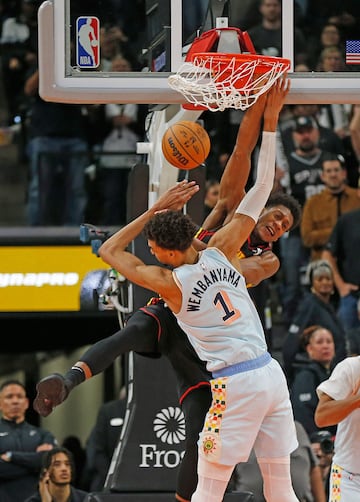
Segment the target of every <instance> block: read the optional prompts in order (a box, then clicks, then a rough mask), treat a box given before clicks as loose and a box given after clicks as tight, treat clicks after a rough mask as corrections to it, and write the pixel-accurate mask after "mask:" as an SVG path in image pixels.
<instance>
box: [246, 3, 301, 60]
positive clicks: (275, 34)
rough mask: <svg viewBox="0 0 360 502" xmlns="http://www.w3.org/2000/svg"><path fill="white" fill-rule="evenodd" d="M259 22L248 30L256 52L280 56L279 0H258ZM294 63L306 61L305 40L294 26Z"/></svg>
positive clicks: (280, 26)
mask: <svg viewBox="0 0 360 502" xmlns="http://www.w3.org/2000/svg"><path fill="white" fill-rule="evenodd" d="M259 11H260V14H261V22H260V23H259V24H257V25H255V26H253V27H252V28H250V29H249V30H248V33H249V35H250V38H251V40H252V42H253V44H254V47H255V49H256V52H257V53H258V54H264V55H265V56H275V57H281V56H282V19H281V0H260V5H259ZM294 45H295V54H296V60H295V63H300V62H306V59H307V55H306V41H305V38H304V36H303V34H302V32H301V31H300V30H299V28H297V27H295V41H294Z"/></svg>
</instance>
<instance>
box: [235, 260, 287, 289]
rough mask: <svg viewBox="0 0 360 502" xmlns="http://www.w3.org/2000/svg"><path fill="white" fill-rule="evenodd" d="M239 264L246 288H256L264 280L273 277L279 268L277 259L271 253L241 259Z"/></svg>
mask: <svg viewBox="0 0 360 502" xmlns="http://www.w3.org/2000/svg"><path fill="white" fill-rule="evenodd" d="M240 264H241V271H242V274H243V275H244V277H245V280H246V284H247V285H248V287H254V286H257V285H258V284H259V283H260V282H261V281H263V280H264V279H267V278H269V277H271V276H273V275H274V274H275V273H276V272H277V271H278V270H279V267H280V261H279V258H278V257H277V256H276V255H275V254H274V253H273V252H272V251H267V252H266V253H263V254H262V255H260V256H251V257H249V258H245V259H242V260H241V263H240Z"/></svg>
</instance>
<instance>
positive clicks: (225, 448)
mask: <svg viewBox="0 0 360 502" xmlns="http://www.w3.org/2000/svg"><path fill="white" fill-rule="evenodd" d="M289 85H290V84H289V80H288V79H287V78H284V79H281V80H279V81H278V83H276V84H275V85H274V86H273V87H272V88H271V90H270V91H269V92H268V95H267V100H266V106H265V110H264V126H263V133H262V141H261V147H260V153H259V160H258V166H257V177H256V181H255V185H254V186H253V187H252V188H251V189H250V190H249V191H248V193H247V194H246V195H245V197H244V198H243V200H242V202H241V203H240V205H239V207H238V208H237V210H236V212H235V215H234V216H233V218H232V220H231V221H230V222H229V223H228V224H227V225H225V226H224V227H223V228H221V229H220V230H218V231H217V232H216V233H215V234H214V235H213V236H212V237H211V239H210V241H209V247H208V248H207V249H205V250H204V251H202V252H198V251H197V250H196V249H195V248H194V247H193V235H194V230H195V228H196V227H195V224H194V223H193V222H192V220H191V218H190V217H189V216H187V215H184V214H183V213H182V212H179V211H177V210H176V209H178V204H179V203H180V202H181V203H183V202H184V200H186V201H187V200H189V199H190V197H191V196H192V195H193V194H194V193H196V191H197V190H198V187H197V186H196V185H195V183H194V182H188V181H186V180H184V181H183V182H181V183H179V184H178V185H177V186H175V187H174V188H173V189H172V190H170V191H168V192H167V194H163V195H162V196H161V197H160V198H159V199H158V201H157V202H155V204H154V205H153V206H152V208H150V209H148V210H147V211H146V212H145V213H143V214H142V215H141V216H139V217H138V218H137V219H135V220H134V221H132V222H131V223H129V224H128V225H126V226H125V227H123V228H122V229H121V230H119V231H118V232H117V233H116V234H114V235H113V236H112V237H110V239H108V240H107V241H106V242H105V243H104V244H103V245H102V246H101V248H100V250H99V254H100V256H101V257H102V259H103V260H104V261H105V262H106V263H108V264H109V265H110V266H111V267H113V268H115V269H116V270H118V271H119V272H121V273H122V274H123V275H124V276H125V277H127V278H128V279H129V280H130V281H132V282H134V283H136V284H138V285H140V286H142V287H145V288H147V289H150V290H152V291H157V292H158V293H159V295H160V296H161V297H162V298H163V299H164V301H165V302H166V303H167V305H168V306H169V308H170V309H171V310H172V311H173V312H174V314H175V316H176V317H177V319H178V321H179V322H180V323H181V326H182V327H183V328H185V330H186V333H187V335H188V336H189V339H190V340H191V342H192V343H193V345H194V347H195V349H196V351H197V352H198V354H199V356H200V357H201V358H203V359H205V360H206V361H207V362H208V363H207V365H208V369H209V370H210V371H212V373H213V380H212V381H211V384H212V393H213V402H212V405H211V408H210V409H209V412H208V414H207V417H206V420H205V424H204V429H203V432H202V435H201V437H200V439H199V462H198V474H199V481H198V485H197V488H196V491H195V493H194V494H193V496H192V499H191V500H192V502H220V501H222V500H223V496H224V493H225V490H226V487H227V484H228V481H229V479H230V476H231V474H232V471H233V469H234V467H235V465H236V464H237V463H238V462H244V461H246V460H247V458H248V456H249V454H250V451H251V449H252V448H253V447H254V449H255V452H256V455H257V458H258V462H259V465H260V469H261V472H262V475H263V479H264V494H265V498H266V500H267V501H268V502H295V501H297V500H298V499H297V498H296V495H295V493H294V490H293V488H292V484H291V476H290V453H291V451H293V450H294V449H295V448H296V447H297V439H296V431H295V424H294V419H293V414H292V408H291V404H290V399H289V393H288V388H287V383H286V379H285V376H284V373H283V371H282V369H281V367H280V365H279V364H278V362H277V361H275V360H274V359H272V358H271V356H270V354H269V353H268V352H267V347H266V341H265V335H264V332H263V328H262V325H261V322H260V319H259V316H258V314H257V312H256V309H255V308H254V306H253V304H252V301H251V299H250V297H249V294H248V292H247V288H246V285H245V281H244V277H243V276H242V273H241V263H240V262H241V260H239V259H238V250H239V249H240V248H241V246H242V245H243V243H244V242H245V240H246V239H247V237H248V236H249V234H250V233H251V231H252V230H253V228H254V226H255V223H256V221H257V220H258V218H259V216H260V214H261V212H262V211H263V209H264V206H265V203H266V201H267V199H268V197H269V195H270V192H271V189H272V186H273V180H274V174H275V149H276V139H275V131H276V125H277V122H278V116H279V113H280V110H281V108H282V105H283V103H284V100H285V98H286V96H287V93H288V91H289ZM165 197H166V200H165ZM163 207H168V208H169V210H168V211H159V209H160V208H163ZM174 209H175V210H174ZM292 221H293V220H292V216H291V214H290V213H289V217H288V219H287V222H284V220H283V219H282V218H281V219H279V220H278V221H274V223H273V224H272V225H269V226H270V227H271V228H269V229H268V231H269V232H270V233H271V234H272V235H274V236H276V235H280V234H281V232H283V231H284V230H286V228H284V226H285V227H287V229H288V228H290V227H291V225H292ZM142 231H144V232H145V236H146V238H147V241H148V245H149V247H150V250H151V252H152V253H153V254H154V255H155V256H156V258H157V259H158V261H159V262H160V263H163V264H165V265H170V266H171V267H173V268H174V270H173V271H171V270H169V269H168V268H164V267H159V266H155V265H151V266H147V265H145V263H144V262H143V261H142V260H141V259H140V258H138V257H136V256H134V255H132V254H131V253H129V252H127V251H126V249H127V247H128V245H129V244H130V242H131V241H132V240H133V239H135V238H136V237H137V236H138V235H139V233H141V232H142ZM182 288H183V289H182ZM216 314H217V315H216Z"/></svg>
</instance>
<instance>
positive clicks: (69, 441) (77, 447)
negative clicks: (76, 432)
mask: <svg viewBox="0 0 360 502" xmlns="http://www.w3.org/2000/svg"><path fill="white" fill-rule="evenodd" d="M62 446H63V447H64V448H67V449H68V450H69V451H70V452H71V454H72V456H73V460H74V467H75V469H74V473H73V480H72V482H73V485H74V486H75V488H82V486H81V480H82V475H83V471H84V467H85V463H86V452H85V450H84V448H83V447H82V444H81V441H80V439H79V438H78V437H77V436H66V438H65V439H64V441H63V443H62Z"/></svg>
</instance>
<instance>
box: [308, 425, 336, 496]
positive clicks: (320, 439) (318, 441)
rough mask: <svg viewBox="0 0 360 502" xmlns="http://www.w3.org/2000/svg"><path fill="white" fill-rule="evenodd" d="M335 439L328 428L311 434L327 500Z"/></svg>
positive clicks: (312, 446)
mask: <svg viewBox="0 0 360 502" xmlns="http://www.w3.org/2000/svg"><path fill="white" fill-rule="evenodd" d="M334 439H335V438H334V436H333V435H332V434H331V432H330V431H328V430H325V431H318V432H314V433H313V434H310V442H311V448H312V451H313V453H314V455H315V456H316V458H317V460H318V464H319V467H320V469H321V476H322V480H323V483H324V488H325V493H326V500H328V498H329V480H330V467H331V462H332V458H333V456H334Z"/></svg>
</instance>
